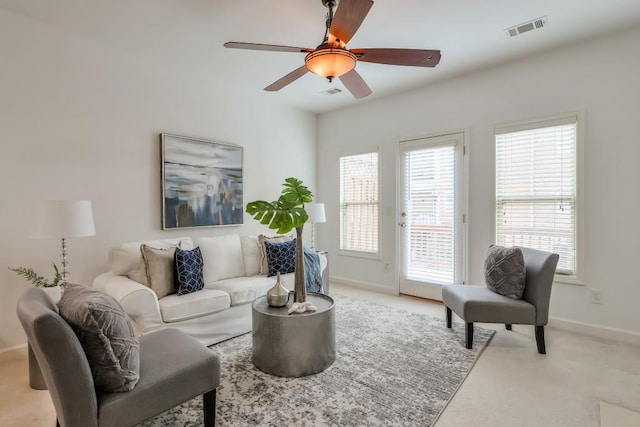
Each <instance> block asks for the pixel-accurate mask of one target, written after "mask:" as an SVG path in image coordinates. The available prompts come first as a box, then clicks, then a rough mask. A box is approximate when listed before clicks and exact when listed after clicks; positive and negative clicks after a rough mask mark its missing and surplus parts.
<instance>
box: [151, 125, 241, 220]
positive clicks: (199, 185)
mask: <svg viewBox="0 0 640 427" xmlns="http://www.w3.org/2000/svg"><path fill="white" fill-rule="evenodd" d="M160 145H161V163H162V178H161V180H162V229H163V230H171V229H179V228H196V227H198V228H199V227H220V226H237V225H242V224H243V218H244V185H243V154H244V153H243V148H242V147H240V146H238V145H233V144H226V143H221V142H214V141H209V140H206V139H197V138H190V137H186V136H178V135H171V134H166V133H162V134H160Z"/></svg>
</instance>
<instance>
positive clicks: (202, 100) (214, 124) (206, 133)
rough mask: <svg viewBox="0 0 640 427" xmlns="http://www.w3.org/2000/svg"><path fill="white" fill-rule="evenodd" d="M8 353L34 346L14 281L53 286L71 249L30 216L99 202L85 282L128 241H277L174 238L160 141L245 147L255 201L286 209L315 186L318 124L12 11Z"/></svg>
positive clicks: (3, 228) (0, 251) (4, 311)
mask: <svg viewBox="0 0 640 427" xmlns="http://www.w3.org/2000/svg"><path fill="white" fill-rule="evenodd" d="M0 52H2V59H1V61H0V62H1V66H0V147H1V148H2V151H1V153H0V195H1V196H0V199H1V201H0V236H1V238H2V239H1V242H2V245H1V246H0V292H1V294H2V296H1V297H0V325H1V326H0V351H1V350H3V349H7V348H11V347H13V346H17V345H20V344H22V343H24V342H25V337H24V334H23V333H22V329H21V327H20V325H19V322H18V319H17V316H16V315H15V307H16V301H17V298H18V295H19V294H20V293H21V292H22V291H23V290H24V289H26V288H27V287H28V286H30V285H29V284H27V283H26V282H25V281H24V280H23V279H21V278H18V277H17V276H16V275H15V274H14V273H13V272H11V271H9V270H8V269H7V267H8V266H12V267H15V266H31V267H33V268H35V269H36V270H37V271H38V272H40V273H41V274H42V273H46V275H47V276H52V270H51V267H50V261H52V260H53V261H56V262H57V261H58V258H59V253H60V251H59V242H57V241H41V240H30V239H27V238H26V237H25V236H26V235H27V230H28V224H29V218H30V215H31V212H30V206H31V204H32V202H33V201H37V200H46V199H90V200H92V201H93V209H94V215H95V223H96V232H97V235H96V236H95V237H88V238H79V239H70V240H69V245H70V253H69V257H70V268H71V276H72V279H73V280H75V281H80V282H84V283H91V282H92V281H93V278H94V277H95V276H96V275H98V274H99V273H101V272H103V271H106V263H107V250H108V248H109V247H110V246H112V245H114V244H116V243H119V242H124V241H131V240H138V239H148V238H161V237H166V236H181V235H191V236H195V235H216V234H223V233H240V234H252V233H258V232H262V231H265V228H263V227H262V226H260V225H259V224H258V223H257V222H256V221H254V220H253V219H252V218H251V217H249V216H247V215H245V225H244V226H241V227H226V228H207V229H202V230H198V231H194V230H183V231H162V230H161V195H160V192H161V190H160V149H159V133H161V132H166V133H173V134H177V135H186V136H193V137H202V138H207V139H212V140H216V141H220V142H228V143H233V144H238V145H241V146H243V147H244V171H245V201H251V200H256V199H262V198H265V199H269V200H272V199H275V198H277V196H278V195H279V193H280V190H281V183H282V182H283V180H284V178H286V177H287V176H296V177H298V178H300V179H302V180H303V181H304V182H305V184H307V185H308V186H309V187H310V188H311V189H312V190H314V185H315V167H316V160H315V149H316V116H315V115H313V114H309V113H304V112H300V111H297V110H293V109H289V108H285V107H280V106H277V105H274V104H273V103H271V102H266V101H265V98H266V96H264V95H262V94H261V93H260V92H256V90H255V88H248V89H247V90H246V92H244V91H243V89H242V88H241V87H239V86H238V85H231V84H229V81H228V80H227V79H225V78H224V76H218V75H211V74H201V73H198V72H195V71H192V70H189V69H185V68H182V67H180V66H179V64H170V63H169V61H167V62H164V63H157V62H150V61H146V60H145V59H143V58H140V57H138V56H136V55H133V54H130V53H128V52H125V51H123V50H120V49H117V48H114V47H110V46H107V45H104V44H100V43H97V42H95V41H93V40H89V39H85V38H82V37H79V36H77V35H74V34H71V33H66V32H63V31H61V30H58V29H56V28H53V27H50V26H47V25H44V24H41V23H39V22H36V21H32V20H30V19H25V18H23V17H20V16H18V15H14V14H12V13H10V12H6V11H3V10H0Z"/></svg>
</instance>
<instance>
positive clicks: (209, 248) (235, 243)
mask: <svg viewBox="0 0 640 427" xmlns="http://www.w3.org/2000/svg"><path fill="white" fill-rule="evenodd" d="M194 243H195V245H196V246H199V247H200V251H202V259H203V261H204V269H203V271H202V275H203V276H204V283H205V284H206V283H211V282H216V281H218V280H223V279H231V278H232V277H241V276H244V275H245V269H244V260H243V257H242V245H241V244H240V236H239V235H237V234H230V235H228V236H217V237H198V238H196V240H195V242H194Z"/></svg>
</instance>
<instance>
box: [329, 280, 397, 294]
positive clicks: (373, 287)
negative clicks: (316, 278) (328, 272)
mask: <svg viewBox="0 0 640 427" xmlns="http://www.w3.org/2000/svg"><path fill="white" fill-rule="evenodd" d="M329 281H330V282H331V283H337V284H339V285H346V286H351V287H354V288H359V289H365V290H367V291H372V292H380V293H382V294H388V295H398V290H397V289H393V288H389V287H386V286H382V285H377V284H374V283H367V282H361V281H359V280H351V279H347V278H344V277H337V276H330V277H329Z"/></svg>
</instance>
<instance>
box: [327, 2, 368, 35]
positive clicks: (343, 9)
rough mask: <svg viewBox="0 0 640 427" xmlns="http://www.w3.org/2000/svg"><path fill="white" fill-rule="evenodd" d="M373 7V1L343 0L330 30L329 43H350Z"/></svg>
mask: <svg viewBox="0 0 640 427" xmlns="http://www.w3.org/2000/svg"><path fill="white" fill-rule="evenodd" d="M371 6H373V1H372V0H341V1H340V3H339V4H338V8H337V9H336V13H335V15H334V16H333V21H332V22H331V28H329V43H330V44H331V43H333V42H334V41H335V39H340V40H341V41H342V42H344V43H345V44H346V43H349V40H351V38H352V37H353V35H354V34H355V33H356V31H358V28H360V24H362V21H364V18H366V17H367V14H368V13H369V9H371Z"/></svg>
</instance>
